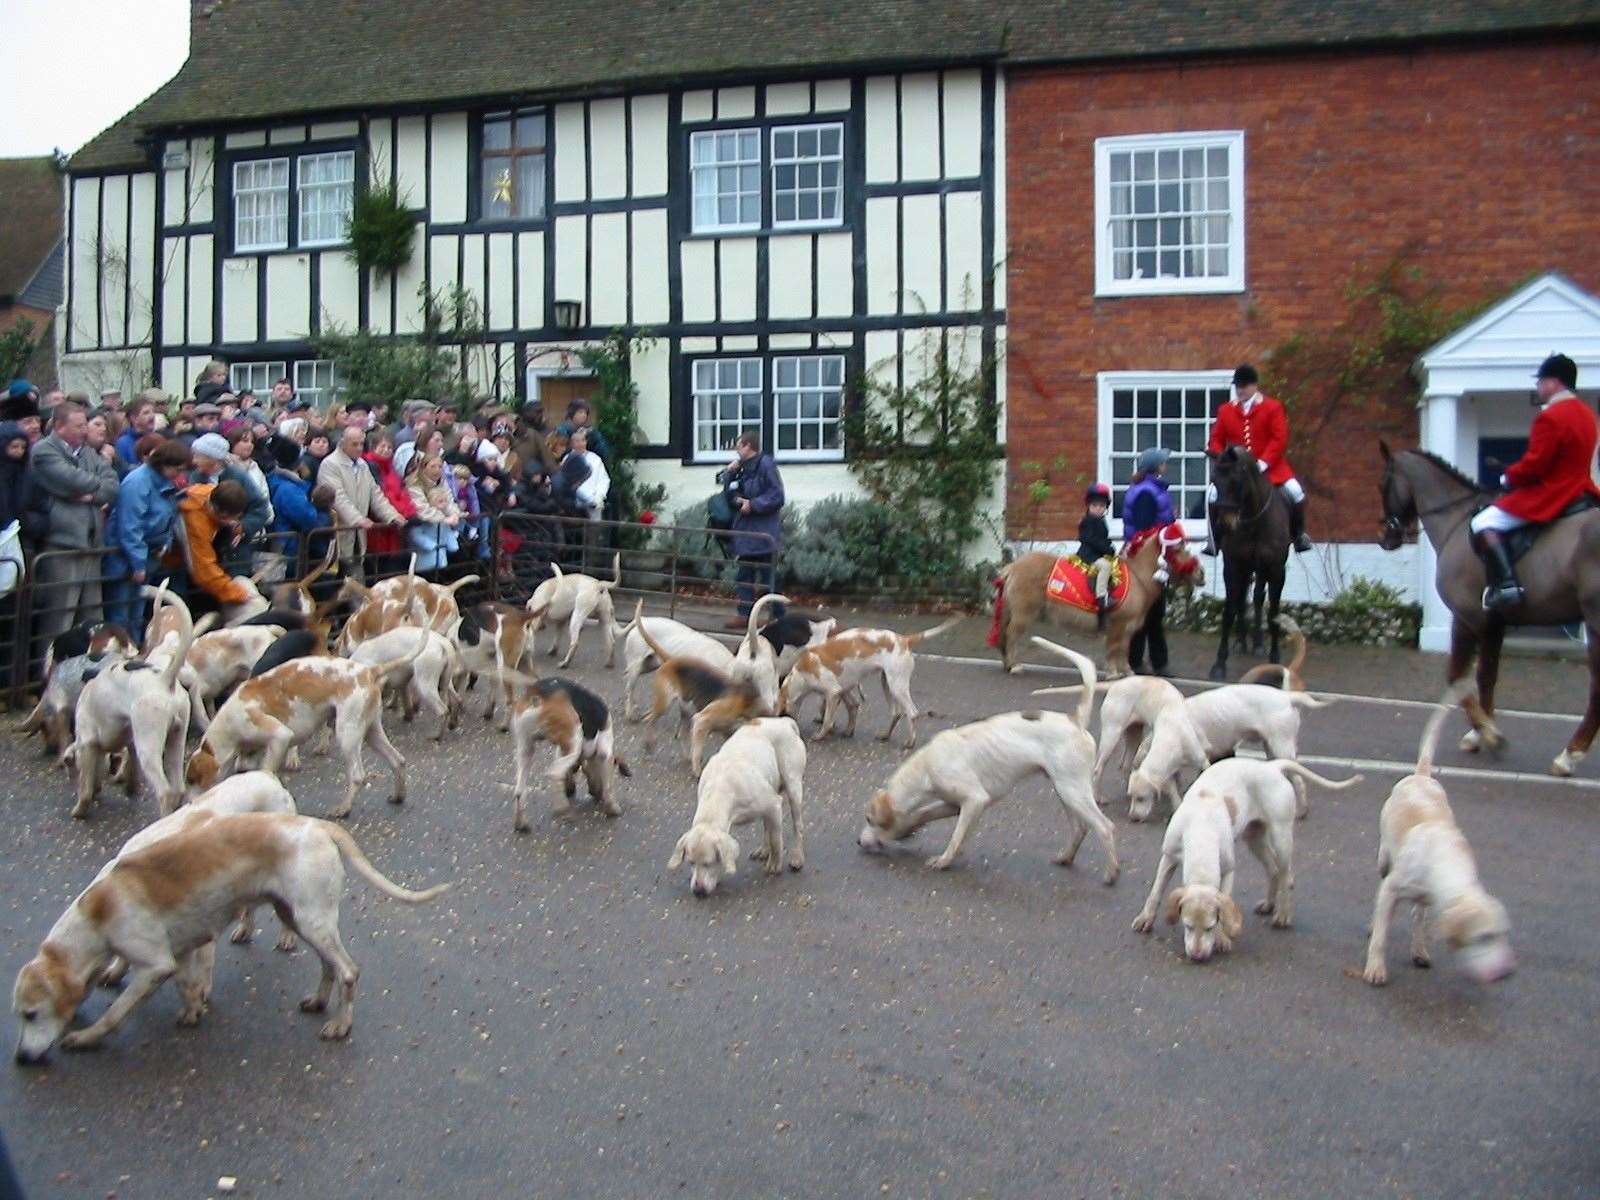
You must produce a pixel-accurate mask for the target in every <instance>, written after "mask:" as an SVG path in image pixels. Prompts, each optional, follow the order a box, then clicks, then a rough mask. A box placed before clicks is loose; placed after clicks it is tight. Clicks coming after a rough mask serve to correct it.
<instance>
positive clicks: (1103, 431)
mask: <svg viewBox="0 0 1600 1200" xmlns="http://www.w3.org/2000/svg"><path fill="white" fill-rule="evenodd" d="M1096 378H1097V380H1098V384H1099V402H1098V412H1099V433H1098V439H1097V446H1096V455H1095V471H1096V475H1097V478H1099V479H1100V481H1101V482H1103V483H1108V484H1110V485H1111V488H1112V493H1113V495H1114V496H1115V497H1120V496H1121V495H1122V493H1123V492H1125V491H1127V488H1128V476H1127V472H1124V473H1123V474H1122V476H1121V477H1120V478H1114V477H1113V468H1112V464H1111V459H1112V444H1113V439H1114V436H1115V435H1114V432H1113V430H1114V428H1115V425H1116V418H1115V416H1114V410H1113V395H1114V393H1116V392H1118V391H1123V390H1127V389H1130V388H1131V389H1138V388H1174V387H1183V388H1204V389H1206V390H1208V391H1209V390H1212V389H1216V388H1220V389H1222V390H1223V391H1227V389H1228V387H1229V385H1230V383H1231V382H1232V380H1233V372H1232V371H1231V370H1227V369H1219V370H1212V371H1101V372H1100V374H1099V375H1098V376H1097V377H1096ZM1135 403H1137V401H1135ZM1135 419H1136V420H1137V416H1135ZM1177 419H1178V420H1179V421H1180V422H1184V421H1187V420H1189V419H1190V418H1186V417H1179V418H1177ZM1157 420H1158V421H1159V420H1160V418H1159V415H1158V417H1157ZM1206 433H1207V436H1209V434H1210V416H1209V414H1208V415H1207V417H1206ZM1201 446H1202V449H1201V451H1200V452H1199V455H1198V457H1199V458H1200V460H1201V461H1204V458H1205V455H1204V442H1203V441H1202V443H1201ZM1167 449H1168V450H1171V451H1173V459H1172V462H1169V464H1168V467H1167V472H1168V477H1169V478H1171V477H1172V474H1173V466H1172V463H1174V462H1176V461H1177V460H1178V459H1180V458H1183V457H1194V456H1195V452H1194V451H1184V450H1183V448H1182V447H1181V446H1168V447H1167ZM1123 453H1126V451H1124V452H1123ZM1207 478H1208V479H1209V473H1208V475H1207ZM1189 486H1191V487H1192V486H1194V485H1192V484H1191V485H1189ZM1173 488H1174V491H1175V493H1179V494H1175V495H1174V497H1173V511H1174V512H1175V513H1176V514H1177V517H1178V520H1179V522H1180V523H1181V524H1182V525H1183V531H1184V533H1185V534H1187V535H1188V536H1189V537H1192V538H1203V537H1205V535H1206V523H1205V519H1204V518H1203V517H1202V518H1191V517H1189V516H1188V515H1187V514H1186V513H1185V512H1184V511H1183V505H1182V504H1181V502H1180V499H1179V495H1180V494H1181V492H1180V485H1179V484H1177V483H1174V484H1173ZM1202 494H1204V493H1203V491H1202ZM1114 511H1115V505H1113V512H1114ZM1106 523H1107V525H1108V526H1109V527H1110V531H1111V535H1112V536H1113V537H1118V538H1120V537H1121V536H1122V518H1121V517H1113V516H1108V517H1107V520H1106Z"/></svg>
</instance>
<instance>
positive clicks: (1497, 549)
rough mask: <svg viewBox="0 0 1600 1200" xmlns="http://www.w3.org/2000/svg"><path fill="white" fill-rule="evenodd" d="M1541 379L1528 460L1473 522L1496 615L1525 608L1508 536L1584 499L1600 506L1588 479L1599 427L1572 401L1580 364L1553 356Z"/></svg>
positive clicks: (1509, 472) (1486, 601) (1515, 467)
mask: <svg viewBox="0 0 1600 1200" xmlns="http://www.w3.org/2000/svg"><path fill="white" fill-rule="evenodd" d="M1537 379H1538V383H1537V384H1536V385H1535V386H1536V387H1537V389H1538V393H1539V399H1540V401H1541V402H1542V403H1543V409H1542V411H1541V412H1540V413H1539V415H1538V416H1537V417H1535V418H1534V419H1533V428H1532V429H1531V430H1530V431H1529V433H1528V450H1527V453H1526V454H1524V455H1523V456H1522V457H1521V458H1519V459H1518V460H1517V461H1516V462H1514V463H1512V464H1511V465H1510V466H1509V467H1507V468H1506V473H1505V474H1504V475H1502V476H1500V485H1501V486H1502V487H1504V488H1505V489H1506V494H1505V495H1504V496H1502V497H1500V499H1498V500H1496V501H1495V502H1494V503H1493V504H1492V505H1490V506H1489V507H1488V508H1486V509H1484V510H1483V511H1482V512H1480V513H1478V515H1477V516H1475V517H1473V518H1472V534H1473V545H1474V547H1475V548H1476V549H1477V551H1478V553H1479V555H1481V556H1482V558H1483V562H1484V567H1485V569H1486V570H1487V571H1488V574H1489V586H1488V587H1487V588H1485V589H1484V591H1483V606H1484V607H1485V608H1487V609H1489V610H1491V611H1494V610H1497V609H1502V608H1512V607H1514V606H1516V605H1518V604H1521V603H1522V600H1523V591H1522V584H1521V583H1520V582H1519V581H1518V579H1517V573H1516V569H1515V568H1514V567H1513V566H1512V564H1511V556H1510V554H1509V553H1508V552H1507V550H1506V546H1505V542H1504V535H1505V534H1507V533H1510V532H1511V531H1512V530H1513V529H1520V528H1521V527H1522V526H1524V525H1536V524H1543V523H1545V522H1547V521H1553V520H1555V519H1556V518H1557V517H1559V516H1560V515H1561V514H1562V513H1563V512H1565V511H1566V510H1567V508H1568V507H1569V506H1570V505H1571V504H1572V502H1573V501H1575V500H1577V499H1579V498H1580V497H1582V496H1585V495H1587V496H1592V497H1594V498H1595V499H1597V500H1600V488H1597V487H1595V483H1594V476H1593V474H1592V473H1591V468H1592V467H1593V464H1594V456H1595V447H1596V445H1597V444H1600V424H1597V423H1596V421H1595V415H1594V411H1593V410H1592V409H1591V408H1590V407H1589V406H1588V405H1587V404H1586V403H1584V402H1583V401H1582V400H1581V399H1579V398H1578V396H1577V395H1576V394H1575V393H1574V389H1575V388H1576V387H1577V386H1578V364H1577V363H1575V362H1573V361H1572V360H1571V359H1570V358H1568V357H1567V356H1566V355H1565V354H1552V355H1551V356H1550V357H1549V358H1547V359H1545V360H1544V362H1542V363H1540V364H1539V373H1538V375H1537Z"/></svg>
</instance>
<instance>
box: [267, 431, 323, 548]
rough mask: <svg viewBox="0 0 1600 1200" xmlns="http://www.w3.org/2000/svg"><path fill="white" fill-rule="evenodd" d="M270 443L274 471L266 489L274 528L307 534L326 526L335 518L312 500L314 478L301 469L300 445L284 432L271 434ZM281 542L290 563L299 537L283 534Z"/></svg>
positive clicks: (274, 530) (286, 531)
mask: <svg viewBox="0 0 1600 1200" xmlns="http://www.w3.org/2000/svg"><path fill="white" fill-rule="evenodd" d="M269 445H270V448H271V451H272V462H273V471H272V473H271V474H270V475H268V476H267V493H268V495H269V496H270V497H271V500H272V532H273V533H293V534H300V535H304V534H308V533H310V532H311V531H312V530H313V529H326V528H327V527H328V525H329V524H331V521H332V518H330V517H329V515H328V514H327V513H326V512H323V511H322V510H320V509H318V508H317V506H316V505H315V504H313V503H312V501H311V493H312V491H313V489H314V485H315V481H314V480H311V479H305V478H303V477H302V476H301V474H300V472H299V469H298V468H299V466H300V455H301V453H302V451H301V449H300V447H299V445H298V444H297V443H295V442H294V441H293V440H292V439H290V438H286V437H282V436H278V437H274V438H272V439H271V442H270V443H269ZM282 542H283V545H282V546H280V547H279V549H280V550H281V551H282V553H283V554H284V555H286V556H287V557H288V559H289V561H290V562H291V563H293V562H295V561H297V558H298V555H299V553H300V538H299V537H291V538H283V539H282ZM313 549H315V547H313Z"/></svg>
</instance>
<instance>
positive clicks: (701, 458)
mask: <svg viewBox="0 0 1600 1200" xmlns="http://www.w3.org/2000/svg"><path fill="white" fill-rule="evenodd" d="M728 362H734V363H740V364H743V363H747V362H752V363H755V365H756V387H755V391H756V395H757V396H758V397H759V399H760V402H761V407H760V410H759V411H758V412H757V414H756V429H757V431H760V430H762V429H763V428H765V425H766V404H767V360H766V359H765V358H763V357H762V356H761V355H759V354H746V355H718V356H710V355H708V356H706V357H704V358H695V359H691V360H690V361H689V444H690V445H691V446H692V447H693V448H694V449H693V457H692V459H691V461H693V462H698V463H726V462H727V461H728V456H729V455H730V454H732V453H733V451H732V450H731V449H729V448H727V447H725V446H720V445H717V446H713V447H712V448H711V449H710V450H702V449H700V398H701V397H702V396H706V395H711V396H718V397H721V396H725V395H737V396H744V395H747V394H748V389H746V388H744V387H742V386H741V387H739V388H737V389H735V390H733V391H729V390H728V389H725V388H721V387H713V388H712V389H710V391H702V390H701V388H700V386H699V374H700V366H701V364H720V363H728ZM717 423H718V425H721V424H723V423H724V422H722V421H721V419H720V418H719V419H718V422H717ZM735 424H736V425H741V426H742V425H743V424H744V421H743V419H742V417H741V418H740V419H739V420H737V421H736V422H735Z"/></svg>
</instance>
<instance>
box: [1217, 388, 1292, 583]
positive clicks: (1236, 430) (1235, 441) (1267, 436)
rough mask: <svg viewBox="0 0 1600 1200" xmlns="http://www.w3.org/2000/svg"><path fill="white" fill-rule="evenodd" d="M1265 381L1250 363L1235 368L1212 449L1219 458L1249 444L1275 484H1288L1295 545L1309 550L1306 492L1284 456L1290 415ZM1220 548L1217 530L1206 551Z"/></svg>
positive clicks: (1247, 446) (1257, 460)
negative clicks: (1270, 393)
mask: <svg viewBox="0 0 1600 1200" xmlns="http://www.w3.org/2000/svg"><path fill="white" fill-rule="evenodd" d="M1260 381H1261V377H1260V376H1259V375H1257V374H1256V369H1255V368H1254V367H1252V366H1251V365H1250V364H1249V363H1245V364H1244V365H1243V366H1241V367H1239V368H1238V369H1237V370H1235V371H1234V373H1233V397H1232V398H1231V399H1230V400H1229V401H1228V402H1227V403H1226V404H1224V405H1223V406H1222V408H1221V409H1220V410H1219V411H1218V412H1217V415H1216V419H1215V420H1213V421H1212V423H1211V439H1210V440H1209V441H1208V442H1207V443H1206V453H1207V454H1209V455H1211V456H1212V457H1213V458H1215V457H1216V456H1217V455H1219V454H1221V453H1222V452H1223V451H1224V450H1226V449H1227V448H1228V447H1229V446H1243V447H1244V448H1245V449H1246V450H1248V451H1250V453H1251V454H1253V455H1254V456H1255V459H1256V462H1257V463H1259V464H1260V466H1261V469H1262V470H1263V471H1265V472H1266V473H1267V478H1268V479H1269V480H1270V481H1271V482H1272V486H1273V487H1277V488H1282V489H1283V493H1284V495H1285V496H1287V497H1288V498H1289V532H1290V533H1291V534H1292V535H1293V537H1294V548H1295V549H1296V550H1297V551H1299V552H1301V553H1304V552H1305V551H1307V550H1309V549H1311V539H1310V538H1308V537H1307V536H1306V493H1305V489H1304V488H1302V487H1301V486H1300V481H1299V480H1298V479H1296V478H1295V477H1294V468H1293V467H1291V466H1290V465H1289V460H1288V459H1287V458H1285V457H1284V455H1285V454H1286V453H1287V452H1288V450H1289V418H1288V416H1287V415H1286V414H1285V413H1284V411H1283V405H1282V404H1280V403H1279V402H1278V401H1276V400H1274V399H1273V398H1272V397H1271V396H1268V395H1266V394H1265V393H1264V392H1262V390H1261V387H1260ZM1216 498H1217V489H1216V485H1215V484H1213V485H1212V486H1211V489H1210V491H1208V492H1207V494H1206V499H1207V500H1208V501H1214V500H1215V499H1216ZM1216 552H1217V550H1216V532H1215V531H1214V530H1213V531H1211V541H1210V543H1209V544H1208V545H1207V546H1206V548H1205V553H1207V554H1215V553H1216Z"/></svg>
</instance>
